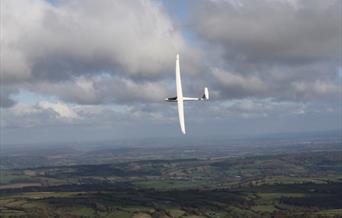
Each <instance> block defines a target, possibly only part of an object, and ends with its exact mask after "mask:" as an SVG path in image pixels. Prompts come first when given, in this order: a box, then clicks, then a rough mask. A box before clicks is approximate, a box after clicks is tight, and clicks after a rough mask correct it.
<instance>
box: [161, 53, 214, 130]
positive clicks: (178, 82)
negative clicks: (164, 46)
mask: <svg viewBox="0 0 342 218" xmlns="http://www.w3.org/2000/svg"><path fill="white" fill-rule="evenodd" d="M176 90H177V96H176V97H172V98H166V99H165V101H168V102H177V106H178V118H179V125H180V128H181V131H182V133H183V134H185V133H186V131H185V122H184V103H183V102H184V101H203V100H209V91H208V88H207V87H205V88H204V94H203V96H202V97H200V98H190V97H184V96H183V91H182V81H181V75H180V67H179V54H177V56H176Z"/></svg>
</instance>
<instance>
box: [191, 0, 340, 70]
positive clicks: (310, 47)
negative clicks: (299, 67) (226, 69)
mask: <svg viewBox="0 0 342 218" xmlns="http://www.w3.org/2000/svg"><path fill="white" fill-rule="evenodd" d="M338 8H339V1H338V0H327V1H323V2H322V1H319V0H313V1H310V2H307V1H303V0H297V1H285V0H284V1H267V0H264V1H258V2H250V1H248V0H235V1H222V0H221V1H198V3H197V4H194V9H193V10H192V13H193V17H192V25H193V29H194V30H195V31H196V33H197V34H198V35H199V36H200V37H201V38H203V39H205V40H207V41H208V42H210V43H212V44H213V45H217V46H219V47H222V50H223V51H222V52H223V54H224V56H225V58H226V59H230V60H231V61H246V62H250V63H267V64H269V63H270V62H272V63H273V64H274V63H277V64H289V63H291V64H302V63H307V62H315V61H331V60H334V61H337V58H338V45H339V42H340V40H341V38H340V34H339V31H340V30H339V28H338V27H339V24H340V11H339V9H338Z"/></svg>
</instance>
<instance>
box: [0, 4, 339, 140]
mask: <svg viewBox="0 0 342 218" xmlns="http://www.w3.org/2000/svg"><path fill="white" fill-rule="evenodd" d="M0 6H1V7H0V9H1V13H0V15H1V31H0V32H1V35H0V37H1V49H0V52H1V54H0V55H1V64H0V67H1V68H0V70H1V71H0V79H1V92H0V107H1V113H0V121H1V122H0V130H1V132H0V136H1V138H0V139H1V140H0V143H1V144H16V143H19V144H23V143H24V144H25V143H28V144H32V143H59V142H68V141H80V142H83V141H96V140H113V139H130V138H143V137H156V136H157V137H196V136H208V137H215V136H216V135H226V136H245V135H258V134H271V133H282V132H284V133H291V132H293V133H296V132H316V131H331V130H333V131H336V130H341V128H342V127H341V120H342V117H341V102H342V94H341V93H342V87H341V86H342V83H341V81H342V64H341V56H342V55H341V50H342V49H341V47H342V46H341V41H342V33H341V32H342V30H341V28H342V27H341V26H342V3H341V1H340V0H325V1H321V0H310V1H305V0H260V1H250V0H189V1H181V0H160V1H159V0H118V1H112V0H99V1H92V0H53V1H51V0H50V1H47V0H24V1H22V0H2V1H1V5H0ZM176 53H179V54H180V64H181V72H182V82H183V92H184V95H186V96H201V95H202V92H203V88H204V87H205V86H207V87H208V88H209V92H210V97H211V100H210V101H209V102H192V103H188V102H187V103H186V105H185V114H186V127H187V135H186V136H182V135H181V133H180V129H179V124H178V117H177V108H176V105H175V104H172V103H168V102H164V101H163V99H165V98H166V97H173V96H175V92H176V91H175V90H176V88H175V73H174V70H175V56H176Z"/></svg>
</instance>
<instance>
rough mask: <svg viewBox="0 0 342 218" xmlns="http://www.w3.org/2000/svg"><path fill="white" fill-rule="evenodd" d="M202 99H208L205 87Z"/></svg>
mask: <svg viewBox="0 0 342 218" xmlns="http://www.w3.org/2000/svg"><path fill="white" fill-rule="evenodd" d="M202 100H209V91H208V88H207V87H205V88H204V93H203V96H202Z"/></svg>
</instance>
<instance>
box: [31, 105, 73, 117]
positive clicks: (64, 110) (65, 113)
mask: <svg viewBox="0 0 342 218" xmlns="http://www.w3.org/2000/svg"><path fill="white" fill-rule="evenodd" d="M37 106H38V108H40V109H43V110H52V111H54V112H56V114H57V115H58V116H59V117H61V118H66V119H75V118H77V117H78V115H77V113H76V112H75V111H73V110H72V109H71V108H70V107H68V105H66V104H64V103H62V102H56V103H53V102H48V101H41V102H38V104H37Z"/></svg>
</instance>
